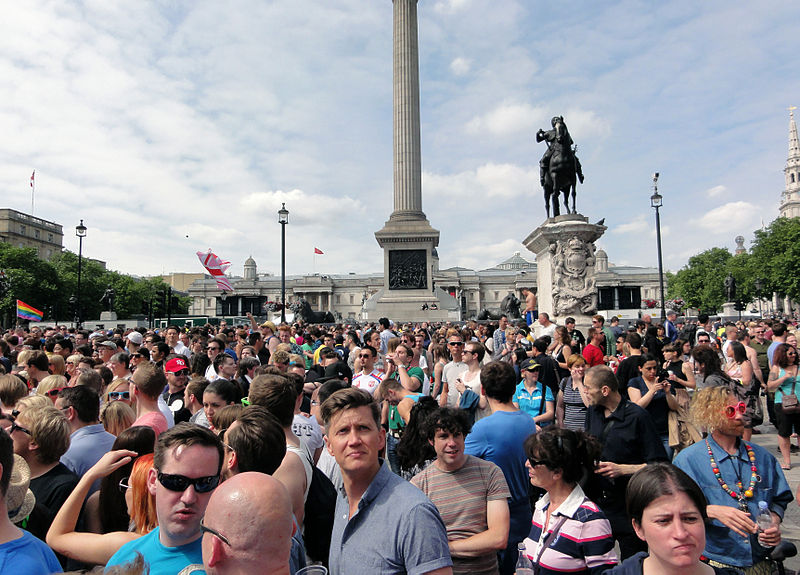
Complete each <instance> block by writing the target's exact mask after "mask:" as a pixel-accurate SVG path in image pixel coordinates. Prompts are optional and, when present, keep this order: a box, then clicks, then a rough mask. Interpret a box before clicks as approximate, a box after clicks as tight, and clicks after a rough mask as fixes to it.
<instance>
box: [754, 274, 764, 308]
mask: <svg viewBox="0 0 800 575" xmlns="http://www.w3.org/2000/svg"><path fill="white" fill-rule="evenodd" d="M755 286H756V297H757V298H758V317H764V312H762V311H761V290H763V289H764V283H763V282H762V281H761V278H756V281H755Z"/></svg>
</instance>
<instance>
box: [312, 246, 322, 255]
mask: <svg viewBox="0 0 800 575" xmlns="http://www.w3.org/2000/svg"><path fill="white" fill-rule="evenodd" d="M314 253H315V254H319V255H324V254H325V252H323V251H322V250H321V249H319V248H314Z"/></svg>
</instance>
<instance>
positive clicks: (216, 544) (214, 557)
mask: <svg viewBox="0 0 800 575" xmlns="http://www.w3.org/2000/svg"><path fill="white" fill-rule="evenodd" d="M210 537H211V556H210V557H209V558H208V566H209V567H214V566H215V565H217V564H218V563H220V562H222V560H223V559H224V558H225V549H224V548H223V545H224V543H222V541H220V540H219V538H218V537H214V536H213V535H210Z"/></svg>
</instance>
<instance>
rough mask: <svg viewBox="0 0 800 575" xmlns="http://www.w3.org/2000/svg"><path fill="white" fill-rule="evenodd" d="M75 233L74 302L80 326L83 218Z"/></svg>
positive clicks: (81, 319)
mask: <svg viewBox="0 0 800 575" xmlns="http://www.w3.org/2000/svg"><path fill="white" fill-rule="evenodd" d="M75 235H76V236H78V293H77V294H76V298H77V300H76V302H75V304H76V305H75V308H76V312H75V317H76V322H75V323H76V324H77V325H76V327H81V323H82V322H83V318H82V317H81V271H82V270H83V238H85V237H86V226H84V225H83V220H81V223H79V224H78V225H77V226H75Z"/></svg>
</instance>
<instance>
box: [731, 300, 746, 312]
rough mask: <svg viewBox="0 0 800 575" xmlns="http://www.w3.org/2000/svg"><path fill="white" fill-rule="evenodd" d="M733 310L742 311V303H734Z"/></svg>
mask: <svg viewBox="0 0 800 575" xmlns="http://www.w3.org/2000/svg"><path fill="white" fill-rule="evenodd" d="M733 309H735V310H736V311H744V302H742V301H737V302H736V303H735V304H734V305H733Z"/></svg>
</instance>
